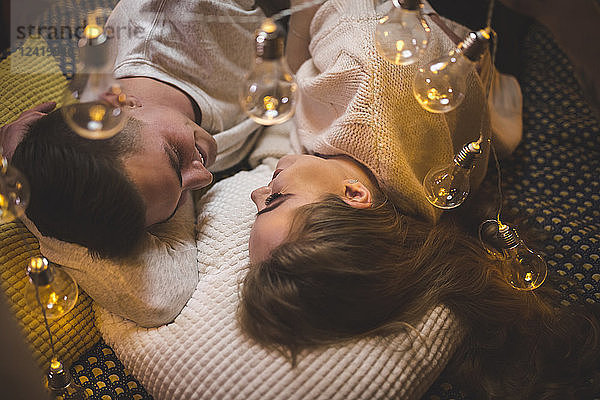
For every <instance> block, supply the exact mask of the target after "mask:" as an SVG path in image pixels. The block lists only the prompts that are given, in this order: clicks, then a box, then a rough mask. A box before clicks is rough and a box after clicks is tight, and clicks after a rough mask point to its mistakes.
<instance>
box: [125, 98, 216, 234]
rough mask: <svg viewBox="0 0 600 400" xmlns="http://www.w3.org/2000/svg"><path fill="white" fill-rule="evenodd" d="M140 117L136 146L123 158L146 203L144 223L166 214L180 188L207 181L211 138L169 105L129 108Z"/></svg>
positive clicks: (177, 201) (213, 146)
mask: <svg viewBox="0 0 600 400" xmlns="http://www.w3.org/2000/svg"><path fill="white" fill-rule="evenodd" d="M132 115H133V117H135V118H137V119H139V120H141V121H142V122H143V126H142V131H141V133H140V142H141V143H140V146H139V149H137V150H136V151H135V153H134V154H132V155H129V156H127V157H125V158H124V160H123V163H124V165H125V170H126V171H127V174H128V175H129V177H130V178H131V180H133V182H134V183H135V185H136V187H137V188H138V190H139V192H140V193H141V195H142V198H143V199H144V203H145V205H146V226H150V225H153V224H156V223H159V222H164V221H166V220H167V219H169V218H170V217H171V216H172V215H173V214H174V213H175V211H176V210H177V208H178V207H179V206H180V205H181V204H182V203H183V199H185V198H186V196H185V195H184V194H185V192H186V191H189V190H194V189H199V188H202V187H205V186H207V185H209V184H210V183H211V181H212V174H211V173H210V172H209V171H208V170H207V169H206V167H207V166H209V165H211V164H212V163H213V162H214V161H215V157H216V153H217V146H216V142H215V140H214V139H213V137H212V136H211V135H210V134H209V133H208V132H206V131H205V130H204V129H202V128H201V127H200V126H198V125H197V124H196V123H194V121H192V120H190V119H189V118H187V117H186V116H185V115H184V114H182V113H180V112H178V111H176V110H174V109H173V108H169V107H163V106H156V105H150V104H147V105H144V106H143V107H141V108H137V109H135V110H133V112H132Z"/></svg>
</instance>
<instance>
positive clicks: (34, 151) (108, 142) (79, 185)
mask: <svg viewBox="0 0 600 400" xmlns="http://www.w3.org/2000/svg"><path fill="white" fill-rule="evenodd" d="M140 130H141V122H140V121H138V120H135V119H130V120H129V121H128V123H127V125H126V126H125V128H124V129H123V131H121V132H119V133H118V134H117V135H115V136H114V137H112V138H109V139H104V140H89V139H85V138H83V137H81V136H79V135H78V134H77V133H75V132H74V131H73V130H72V129H71V128H70V127H69V126H68V125H67V124H66V123H65V121H64V119H63V116H62V113H61V111H60V110H55V111H54V112H52V113H50V114H48V115H46V116H44V117H43V118H41V119H39V120H38V121H36V122H35V123H34V124H33V125H32V126H31V128H30V129H29V132H27V133H26V135H25V137H24V138H23V140H22V141H21V143H20V144H19V145H18V146H17V148H16V149H15V152H14V155H13V157H12V160H11V162H12V164H13V165H14V166H15V167H17V168H18V169H19V170H20V171H21V172H23V173H24V174H25V176H26V177H27V179H28V180H29V183H30V186H31V199H30V202H29V206H28V208H27V211H26V214H27V217H28V218H29V219H30V220H31V221H33V223H35V225H36V227H37V228H38V230H39V231H40V232H41V233H42V234H44V235H46V236H51V237H54V238H57V239H60V240H63V241H66V242H70V243H76V244H79V245H82V246H85V247H87V248H88V250H89V252H90V254H91V255H92V256H99V257H105V258H113V259H115V258H123V257H125V256H127V255H128V254H129V253H131V252H132V250H133V249H134V248H135V247H136V245H137V244H138V243H139V241H140V240H141V238H142V236H143V233H144V229H145V211H146V210H145V205H144V201H143V199H142V197H141V195H140V193H139V192H138V190H137V188H136V186H135V185H134V183H133V182H132V180H131V179H130V178H129V177H128V176H127V174H126V173H125V169H124V167H123V161H122V159H123V156H125V155H127V154H130V153H131V152H133V151H134V150H135V149H136V147H137V146H138V143H139V140H138V139H139V135H140Z"/></svg>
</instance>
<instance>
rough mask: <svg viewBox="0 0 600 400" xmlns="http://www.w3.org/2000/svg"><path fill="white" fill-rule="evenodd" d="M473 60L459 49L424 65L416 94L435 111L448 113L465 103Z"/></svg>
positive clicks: (419, 70) (414, 87) (424, 106)
mask: <svg viewBox="0 0 600 400" xmlns="http://www.w3.org/2000/svg"><path fill="white" fill-rule="evenodd" d="M472 67H473V62H472V61H471V60H469V59H468V58H466V57H464V56H463V55H462V54H460V53H459V52H456V51H451V52H450V53H449V54H448V55H447V56H444V57H440V58H438V59H436V60H435V61H433V62H432V63H430V64H429V65H427V66H426V67H420V68H419V69H418V70H417V74H416V75H415V81H414V84H413V94H414V96H415V98H416V99H417V101H418V102H419V104H421V106H422V107H423V108H424V109H426V110H427V111H430V112H433V113H446V112H449V111H452V110H454V109H455V108H456V107H458V106H459V105H460V103H462V101H463V99H464V98H465V92H466V89H467V82H466V77H467V75H468V73H469V71H470V70H471V68H472Z"/></svg>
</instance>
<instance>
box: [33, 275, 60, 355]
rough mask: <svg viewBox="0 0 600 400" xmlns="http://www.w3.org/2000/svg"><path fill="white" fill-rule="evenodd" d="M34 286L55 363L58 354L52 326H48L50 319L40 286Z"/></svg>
mask: <svg viewBox="0 0 600 400" xmlns="http://www.w3.org/2000/svg"><path fill="white" fill-rule="evenodd" d="M33 286H35V298H36V300H37V302H38V304H39V306H40V308H41V309H42V315H43V316H44V324H45V325H46V331H47V332H48V336H49V337H50V350H51V352H52V361H54V360H56V352H55V351H54V340H53V339H52V332H50V325H49V324H48V317H47V316H46V308H45V307H44V305H43V304H42V300H41V299H40V291H39V288H38V285H36V284H35V283H34V284H33Z"/></svg>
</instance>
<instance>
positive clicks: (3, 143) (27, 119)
mask: <svg viewBox="0 0 600 400" xmlns="http://www.w3.org/2000/svg"><path fill="white" fill-rule="evenodd" d="M54 107H56V103H55V102H53V101H49V102H47V103H42V104H39V105H37V106H35V107H33V108H31V109H29V110H27V111H23V113H22V114H21V115H20V116H19V118H17V120H16V121H14V122H11V123H10V124H6V125H4V126H3V127H0V149H1V150H2V155H3V156H4V157H6V158H7V159H8V160H9V161H10V159H11V157H12V155H13V153H14V152H15V149H16V148H17V145H18V144H19V143H20V142H21V139H23V136H24V135H25V133H26V132H27V131H28V130H29V127H30V126H31V124H33V123H34V122H35V121H37V120H38V119H40V118H41V117H43V116H44V115H46V114H48V113H49V112H50V111H52V110H54Z"/></svg>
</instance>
